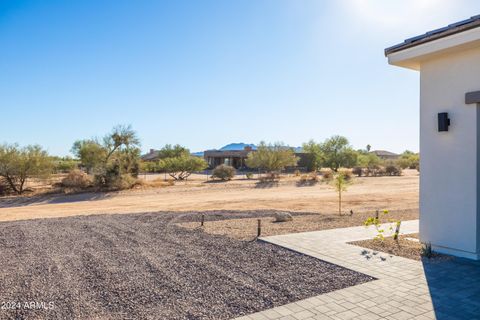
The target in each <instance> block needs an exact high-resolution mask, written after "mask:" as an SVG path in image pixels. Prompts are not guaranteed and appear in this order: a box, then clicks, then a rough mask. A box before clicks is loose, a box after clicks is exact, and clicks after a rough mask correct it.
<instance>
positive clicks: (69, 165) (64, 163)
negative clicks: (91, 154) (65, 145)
mask: <svg viewBox="0 0 480 320" xmlns="http://www.w3.org/2000/svg"><path fill="white" fill-rule="evenodd" d="M52 161H53V163H54V169H53V171H54V172H55V173H67V172H70V171H72V170H75V169H76V168H77V167H78V165H79V163H80V161H78V160H75V159H73V158H71V157H52Z"/></svg>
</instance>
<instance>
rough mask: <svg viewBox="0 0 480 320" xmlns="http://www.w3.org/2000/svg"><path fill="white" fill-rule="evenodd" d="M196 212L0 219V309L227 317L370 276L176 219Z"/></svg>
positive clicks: (54, 315)
mask: <svg viewBox="0 0 480 320" xmlns="http://www.w3.org/2000/svg"><path fill="white" fill-rule="evenodd" d="M204 214H205V215H206V216H208V217H207V218H208V219H221V218H233V217H235V216H237V217H238V216H240V215H243V216H245V215H248V214H249V213H248V212H232V213H227V212H206V213H204ZM262 214H265V215H266V214H269V215H272V212H267V211H265V212H263V213H262ZM198 217H199V213H188V212H187V213H169V212H162V213H145V214H125V215H95V216H77V217H68V218H55V219H38V220H29V221H13V222H3V223H0V256H1V257H2V259H0V279H2V285H1V287H2V290H1V291H0V301H11V302H13V303H15V304H12V305H10V306H11V307H12V308H10V309H9V308H7V309H4V310H0V318H1V319H15V318H16V319H27V318H28V319H30V318H35V319H37V318H40V319H59V318H61V319H126V318H129V319H147V318H148V319H153V318H155V319H231V318H234V317H238V316H242V315H246V314H250V313H253V312H257V311H261V310H265V309H269V308H272V307H275V306H280V305H284V304H286V303H289V302H293V301H297V300H300V299H305V298H308V297H311V296H315V295H319V294H322V293H326V292H330V291H333V290H338V289H342V288H345V287H348V286H352V285H356V284H360V283H364V282H367V281H371V280H373V278H372V277H369V276H367V275H364V274H361V273H358V272H354V271H352V270H348V269H345V268H342V267H340V266H336V265H333V264H330V263H327V262H324V261H321V260H318V259H315V258H312V257H309V256H306V255H302V254H299V253H296V252H293V251H290V250H287V249H284V248H281V247H278V246H275V245H272V244H268V243H264V242H261V241H258V242H245V241H238V240H234V239H231V238H227V237H224V236H214V235H209V234H206V233H204V232H203V231H202V230H201V229H195V230H187V229H185V228H181V227H178V226H177V225H176V223H177V222H179V221H198ZM30 302H33V303H34V304H35V303H36V306H45V307H34V308H30V307H29V305H28V304H27V305H25V303H30ZM17 303H18V304H17ZM26 306H27V307H26ZM30 306H31V304H30ZM15 308H16V309H17V310H14V309H15Z"/></svg>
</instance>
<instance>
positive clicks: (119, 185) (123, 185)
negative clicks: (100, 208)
mask: <svg viewBox="0 0 480 320" xmlns="http://www.w3.org/2000/svg"><path fill="white" fill-rule="evenodd" d="M139 184H141V182H140V181H139V180H138V179H137V178H134V177H132V176H131V175H129V174H122V175H119V176H115V177H114V178H113V179H112V180H111V181H109V183H108V188H109V189H110V190H127V189H132V188H133V187H135V186H136V185H139Z"/></svg>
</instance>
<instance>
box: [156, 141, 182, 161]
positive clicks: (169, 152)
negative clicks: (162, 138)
mask: <svg viewBox="0 0 480 320" xmlns="http://www.w3.org/2000/svg"><path fill="white" fill-rule="evenodd" d="M189 155H190V150H188V149H187V148H185V147H182V146H181V145H179V144H176V145H174V146H172V145H171V144H167V145H165V147H163V148H162V149H161V150H160V151H159V152H158V157H159V158H160V159H165V158H176V157H184V156H189Z"/></svg>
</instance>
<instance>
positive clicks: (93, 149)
mask: <svg viewBox="0 0 480 320" xmlns="http://www.w3.org/2000/svg"><path fill="white" fill-rule="evenodd" d="M71 152H72V153H73V155H74V156H75V157H76V158H77V159H79V160H80V163H81V165H82V166H83V167H84V168H85V169H86V170H87V172H89V173H92V172H93V171H94V170H95V169H96V168H101V167H103V166H104V164H105V159H106V158H107V153H108V151H107V150H106V149H105V147H104V146H102V145H101V144H100V143H99V142H98V141H97V140H96V139H87V140H77V141H75V142H74V143H73V147H72V149H71Z"/></svg>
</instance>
